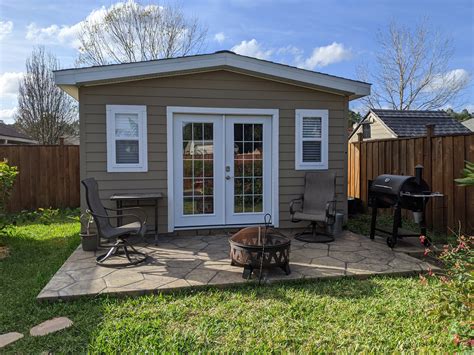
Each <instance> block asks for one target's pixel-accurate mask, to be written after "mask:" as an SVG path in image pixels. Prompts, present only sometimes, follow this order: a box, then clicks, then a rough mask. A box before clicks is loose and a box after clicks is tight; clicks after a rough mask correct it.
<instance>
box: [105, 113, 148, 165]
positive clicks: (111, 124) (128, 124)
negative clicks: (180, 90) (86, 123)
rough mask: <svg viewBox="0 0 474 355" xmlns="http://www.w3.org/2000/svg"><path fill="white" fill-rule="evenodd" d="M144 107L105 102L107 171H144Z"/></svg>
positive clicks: (145, 137)
mask: <svg viewBox="0 0 474 355" xmlns="http://www.w3.org/2000/svg"><path fill="white" fill-rule="evenodd" d="M146 128H147V127H146V106H135V105H133V106H132V105H107V171H108V172H145V171H147V170H148V159H147V133H146Z"/></svg>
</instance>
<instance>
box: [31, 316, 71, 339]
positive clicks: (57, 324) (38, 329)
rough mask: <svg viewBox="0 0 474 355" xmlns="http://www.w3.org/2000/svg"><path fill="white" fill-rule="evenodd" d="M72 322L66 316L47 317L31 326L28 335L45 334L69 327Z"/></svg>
mask: <svg viewBox="0 0 474 355" xmlns="http://www.w3.org/2000/svg"><path fill="white" fill-rule="evenodd" d="M72 324H73V323H72V320H70V319H69V318H66V317H57V318H53V319H49V320H47V321H45V322H43V323H41V324H38V325H37V326H34V327H33V328H31V329H30V335H31V336H34V337H37V336H43V335H47V334H50V333H54V332H57V331H58V330H61V329H65V328H69V327H70V326H71V325H72Z"/></svg>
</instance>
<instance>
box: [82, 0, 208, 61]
mask: <svg viewBox="0 0 474 355" xmlns="http://www.w3.org/2000/svg"><path fill="white" fill-rule="evenodd" d="M206 33H207V29H206V28H204V27H203V26H202V25H201V24H200V23H199V22H198V20H197V19H196V18H187V17H185V15H184V13H183V11H182V10H181V9H180V8H179V7H177V6H172V5H167V6H158V5H154V4H152V5H141V4H139V3H136V2H134V1H133V0H129V1H128V2H125V3H118V4H116V5H113V6H112V7H110V8H109V9H108V10H107V11H106V13H105V15H104V16H103V17H100V18H96V19H87V20H86V21H85V22H84V24H83V25H82V28H81V30H80V32H79V35H78V39H79V42H80V48H79V58H78V64H79V65H84V64H85V65H104V64H111V63H128V62H136V61H142V60H151V59H160V58H170V57H176V56H183V55H188V54H193V53H197V52H198V51H199V50H200V49H201V46H202V45H203V43H204V39H205V37H206Z"/></svg>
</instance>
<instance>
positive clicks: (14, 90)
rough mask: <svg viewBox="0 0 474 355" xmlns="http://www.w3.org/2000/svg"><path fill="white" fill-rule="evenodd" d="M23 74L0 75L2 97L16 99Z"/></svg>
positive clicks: (9, 73) (0, 93) (0, 95)
mask: <svg viewBox="0 0 474 355" xmlns="http://www.w3.org/2000/svg"><path fill="white" fill-rule="evenodd" d="M22 77H23V73H21V72H20V73H18V72H6V73H2V74H0V97H2V98H9V99H14V98H15V97H16V95H17V94H18V85H19V83H20V79H21V78H22Z"/></svg>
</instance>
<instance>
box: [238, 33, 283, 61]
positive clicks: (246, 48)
mask: <svg viewBox="0 0 474 355" xmlns="http://www.w3.org/2000/svg"><path fill="white" fill-rule="evenodd" d="M231 50H232V51H233V52H235V53H237V54H241V55H246V56H249V57H254V58H258V59H269V58H270V56H271V55H272V54H273V52H274V50H273V49H267V50H264V49H263V48H262V46H261V45H260V43H258V42H257V40H256V39H255V38H254V39H251V40H250V41H242V42H240V43H239V44H237V45H235V46H233V47H232V49H231Z"/></svg>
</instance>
